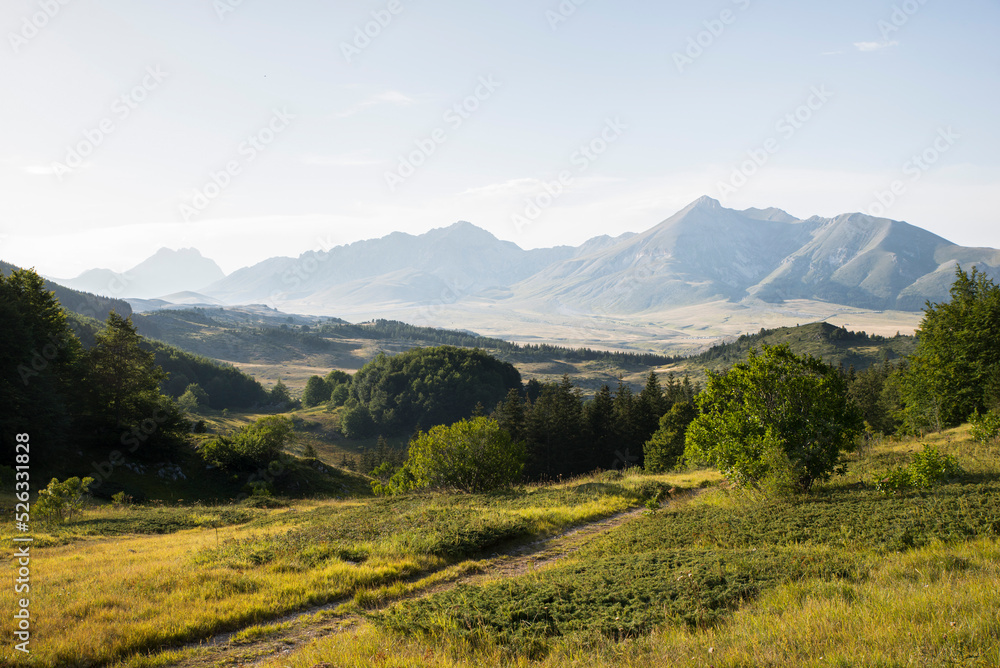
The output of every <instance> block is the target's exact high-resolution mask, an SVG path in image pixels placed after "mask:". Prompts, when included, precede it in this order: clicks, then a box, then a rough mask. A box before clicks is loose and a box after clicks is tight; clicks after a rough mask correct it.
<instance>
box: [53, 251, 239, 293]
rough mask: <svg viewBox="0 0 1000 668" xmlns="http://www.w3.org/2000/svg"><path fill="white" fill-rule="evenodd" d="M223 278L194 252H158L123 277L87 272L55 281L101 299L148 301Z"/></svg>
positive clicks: (217, 269) (106, 271) (111, 272)
mask: <svg viewBox="0 0 1000 668" xmlns="http://www.w3.org/2000/svg"><path fill="white" fill-rule="evenodd" d="M224 277H225V274H224V273H223V272H222V269H220V268H219V265H217V264H216V263H215V262H214V261H212V260H210V259H208V258H205V257H203V256H202V254H201V253H200V252H198V251H197V250H196V249H194V248H182V249H180V250H176V251H175V250H170V249H169V248H161V249H160V250H158V251H157V252H156V253H155V254H154V255H152V256H151V257H149V258H147V259H146V260H144V261H143V262H141V263H139V264H138V265H136V266H134V267H132V268H131V269H129V270H128V271H126V272H124V273H121V274H119V273H116V272H113V271H111V270H110V269H91V270H88V271H85V272H83V273H82V274H80V275H79V276H77V277H76V278H69V279H58V278H57V279H55V280H57V281H59V282H60V283H61V284H63V285H67V286H69V287H71V288H74V289H77V290H85V291H89V292H95V293H97V294H103V295H112V294H113V295H114V296H116V297H121V298H126V297H135V298H140V299H151V298H154V297H162V296H163V295H168V294H172V293H177V292H187V291H193V290H197V289H198V288H200V287H202V286H204V285H207V284H209V283H213V282H215V281H218V280H221V279H222V278H224Z"/></svg>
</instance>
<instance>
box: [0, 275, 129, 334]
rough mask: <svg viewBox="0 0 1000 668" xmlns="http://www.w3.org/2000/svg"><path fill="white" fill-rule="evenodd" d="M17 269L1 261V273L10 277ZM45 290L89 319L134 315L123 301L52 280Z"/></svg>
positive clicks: (71, 309)
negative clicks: (113, 315) (112, 313)
mask: <svg viewBox="0 0 1000 668" xmlns="http://www.w3.org/2000/svg"><path fill="white" fill-rule="evenodd" d="M16 269H19V267H16V266H14V265H12V264H8V263H7V262H3V261H0V272H2V273H3V274H5V275H7V276H9V275H10V274H11V272H13V271H14V270H16ZM45 289H46V290H51V291H52V292H54V293H55V296H56V299H58V300H59V303H60V304H61V305H62V307H63V308H64V309H66V310H67V311H72V312H73V313H77V314H79V315H84V316H87V317H88V318H94V319H95V320H100V321H103V320H105V319H106V318H107V317H108V313H109V312H111V311H114V312H115V313H117V314H118V315H120V316H122V317H125V318H127V317H128V316H130V315H132V307H131V306H129V303H128V302H126V301H123V300H121V299H111V298H110V297H102V296H99V295H94V294H90V293H89V292H81V291H79V290H73V289H72V288H67V287H65V286H62V285H59V284H58V283H54V282H52V281H50V280H46V281H45Z"/></svg>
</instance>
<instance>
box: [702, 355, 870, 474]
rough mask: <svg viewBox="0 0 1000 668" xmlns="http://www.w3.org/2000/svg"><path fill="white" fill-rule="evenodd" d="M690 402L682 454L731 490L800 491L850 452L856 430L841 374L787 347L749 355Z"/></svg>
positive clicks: (855, 417) (711, 379)
mask: <svg viewBox="0 0 1000 668" xmlns="http://www.w3.org/2000/svg"><path fill="white" fill-rule="evenodd" d="M697 403H698V408H699V409H700V414H699V415H698V416H697V417H696V418H695V419H694V421H693V422H692V423H691V425H690V427H689V428H688V431H687V436H686V452H685V454H686V456H687V457H688V458H689V459H692V460H696V461H699V460H700V461H706V462H708V463H710V464H713V465H715V466H717V467H718V468H719V469H720V470H721V471H722V472H723V474H724V475H725V476H726V477H727V478H729V479H730V480H732V481H733V482H735V483H737V484H739V485H754V486H755V485H758V484H760V483H762V482H764V483H775V484H777V485H779V486H782V487H785V486H790V487H792V488H793V489H795V490H797V491H805V490H808V489H809V488H810V487H811V486H812V484H813V483H814V482H815V481H816V480H825V479H827V478H829V477H830V474H831V473H833V472H834V470H835V468H836V466H837V464H838V463H839V462H840V456H841V453H843V452H844V451H848V450H851V449H853V447H854V441H855V438H856V437H857V434H858V432H859V429H860V425H861V420H860V417H859V416H858V414H857V411H856V409H855V408H854V406H853V405H852V404H851V403H850V402H849V401H848V398H847V388H846V383H845V381H844V378H843V377H842V376H841V374H840V373H839V372H838V371H837V370H836V369H834V368H833V367H832V366H830V365H828V364H824V363H823V362H822V361H821V360H818V359H816V358H814V357H812V356H805V357H799V356H796V355H795V354H793V353H792V351H791V350H790V349H789V348H788V346H787V345H781V346H774V347H770V346H764V349H763V352H762V353H757V351H755V350H754V351H751V353H750V358H749V359H748V360H747V361H746V362H743V363H740V364H736V365H735V366H733V367H732V368H731V369H730V370H729V371H728V372H726V373H724V374H712V375H710V376H709V380H708V387H707V388H706V389H705V391H704V392H702V393H701V394H700V395H698V398H697Z"/></svg>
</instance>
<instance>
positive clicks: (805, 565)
mask: <svg viewBox="0 0 1000 668" xmlns="http://www.w3.org/2000/svg"><path fill="white" fill-rule="evenodd" d="M924 445H931V446H932V447H934V448H936V449H938V451H939V452H941V453H943V454H946V455H947V456H951V457H955V458H956V459H957V461H958V462H959V463H960V464H961V466H962V469H963V473H961V474H960V475H959V476H958V477H956V478H954V479H952V480H950V481H946V482H944V483H943V484H940V485H937V486H934V487H932V488H928V489H919V488H911V489H907V490H901V491H900V492H899V493H897V494H893V495H885V494H883V493H881V492H880V491H878V490H877V489H875V488H874V486H873V485H871V484H869V483H868V482H867V481H870V480H871V476H872V473H873V472H874V471H876V470H879V469H880V468H881V467H883V466H884V465H885V464H886V463H887V462H901V461H905V460H907V459H910V458H911V457H912V456H913V455H912V454H910V453H912V452H913V451H916V453H920V452H924V451H925V450H924V448H923V446H924ZM847 464H848V472H847V473H846V475H845V476H844V477H842V478H838V479H835V480H833V481H831V482H827V483H819V484H817V485H816V486H814V488H813V489H812V490H811V491H810V492H809V493H808V494H802V495H798V496H794V497H777V498H775V497H768V496H763V495H762V494H761V493H760V492H757V491H754V490H752V489H742V490H741V489H739V488H730V489H724V488H720V489H715V490H710V491H708V492H706V493H704V494H702V495H700V496H698V497H697V498H695V499H693V500H690V501H687V502H680V503H675V504H673V505H671V506H669V507H668V508H666V509H663V510H659V511H656V512H652V513H649V514H647V515H645V516H643V517H641V518H640V519H638V520H635V521H633V522H630V523H628V524H626V525H624V526H622V527H620V528H618V529H616V530H614V531H612V532H609V533H607V534H605V535H603V536H600V537H598V538H597V539H595V540H593V541H591V542H590V543H589V544H588V545H586V546H585V547H584V548H583V549H582V550H580V551H579V552H578V553H576V554H575V555H573V557H572V558H571V559H570V560H567V561H563V562H561V563H558V564H556V565H554V566H553V567H551V568H547V569H544V570H541V571H538V572H534V573H527V574H524V575H521V576H517V577H514V578H509V579H497V580H495V581H489V582H486V583H484V584H479V585H472V586H459V587H457V588H454V589H451V590H449V591H445V592H442V593H438V594H435V595H432V596H430V597H426V598H423V599H419V600H415V601H407V602H401V603H398V604H396V605H394V606H392V607H389V608H388V609H386V610H385V611H383V612H376V613H373V614H372V615H371V619H372V622H373V625H372V626H369V627H365V628H363V629H362V630H361V631H360V632H358V633H354V634H351V635H349V636H347V635H343V636H337V637H330V638H325V639H321V640H318V641H316V642H315V643H313V644H312V645H310V646H308V647H306V648H304V649H303V650H302V651H300V652H298V653H296V654H294V655H293V656H292V657H290V658H285V659H282V662H281V665H285V666H293V667H295V668H299V667H308V666H312V665H315V664H317V663H322V662H327V663H329V664H330V665H366V666H367V665H371V666H378V665H383V664H382V663H381V662H380V660H379V659H378V657H379V656H386V657H388V656H392V657H394V658H393V661H394V663H392V664H391V665H397V666H508V665H538V666H563V665H581V666H583V665H587V666H592V665H594V666H621V665H627V666H660V665H678V666H681V665H684V666H686V665H690V666H702V665H709V664H712V665H716V666H747V665H810V666H811V665H831V664H832V665H845V666H846V665H897V664H898V665H905V664H906V663H907V662H909V661H911V660H916V661H917V662H918V663H919V664H920V665H928V666H945V665H956V664H959V665H991V664H992V663H995V662H996V661H997V660H998V659H1000V641H998V640H997V638H1000V635H998V632H1000V620H998V619H997V618H996V615H995V610H996V609H997V606H998V605H1000V589H998V588H997V586H996V585H997V582H998V581H1000V580H998V578H1000V566H998V565H997V564H998V563H1000V562H998V561H997V559H998V557H1000V542H998V541H1000V520H998V516H997V513H996V510H997V508H998V507H1000V452H997V451H996V450H994V449H989V448H986V447H984V446H982V445H980V444H978V443H976V441H975V440H973V439H972V438H971V437H970V436H969V432H968V429H967V428H966V427H962V428H960V429H957V430H951V431H946V432H943V433H941V434H938V435H935V436H934V437H932V438H924V439H904V440H884V441H881V442H879V443H877V444H874V445H873V446H872V447H870V448H869V449H867V450H866V451H864V452H859V453H857V454H854V455H851V456H850V457H849V460H848V462H847ZM414 633H416V634H417V635H416V637H414V635H413V634H414ZM268 665H277V663H273V664H272V663H269V664H268Z"/></svg>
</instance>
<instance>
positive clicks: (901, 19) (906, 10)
mask: <svg viewBox="0 0 1000 668" xmlns="http://www.w3.org/2000/svg"><path fill="white" fill-rule="evenodd" d="M926 4H927V0H906V1H905V2H903V3H902V4H899V5H893V6H892V14H890V15H889V18H888V20H887V19H879V22H878V23H877V24H876V25H875V27H876V28H878V31H879V32H880V33H881V34H882V41H883V43H884V44H888V43H889V41H890V40H889V35H891V34H893V33H895V32H899V31H900V30H901V29H902V28H903V26H905V25H906V24H907V23H909V22H910V19H911V18H913V17H914V16H916V15H917V12H919V11H920V10H921V8H922V7H923V6H924V5H926Z"/></svg>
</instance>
